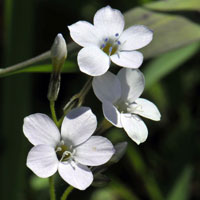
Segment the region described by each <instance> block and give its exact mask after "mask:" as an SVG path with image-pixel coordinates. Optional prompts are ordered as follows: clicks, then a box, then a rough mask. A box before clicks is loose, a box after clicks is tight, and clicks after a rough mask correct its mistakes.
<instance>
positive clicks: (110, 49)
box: [109, 47, 113, 55]
mask: <svg viewBox="0 0 200 200" xmlns="http://www.w3.org/2000/svg"><path fill="white" fill-rule="evenodd" d="M112 49H113V48H112V47H110V48H109V55H110V54H111V52H112Z"/></svg>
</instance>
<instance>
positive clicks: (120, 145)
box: [109, 142, 128, 163]
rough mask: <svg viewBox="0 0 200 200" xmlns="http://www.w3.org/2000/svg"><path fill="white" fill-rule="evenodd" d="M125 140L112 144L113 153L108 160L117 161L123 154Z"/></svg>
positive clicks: (125, 145)
mask: <svg viewBox="0 0 200 200" xmlns="http://www.w3.org/2000/svg"><path fill="white" fill-rule="evenodd" d="M127 144H128V143H127V142H120V143H118V144H116V145H115V146H114V148H115V153H114V155H113V156H112V157H111V159H110V160H109V162H112V163H117V162H118V161H119V160H120V159H121V158H122V157H123V155H124V154H125V152H126V147H127Z"/></svg>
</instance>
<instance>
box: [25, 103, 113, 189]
mask: <svg viewBox="0 0 200 200" xmlns="http://www.w3.org/2000/svg"><path fill="white" fill-rule="evenodd" d="M96 126H97V120H96V117H95V115H94V114H93V113H92V111H91V110H90V108H87V107H80V108H76V109H73V110H72V111H71V112H70V113H69V114H68V115H67V116H66V117H65V118H64V120H63V123H62V127H61V134H60V132H59V130H58V128H57V127H56V125H55V124H54V122H53V121H52V120H51V119H50V118H49V117H48V116H47V115H45V114H41V113H37V114H33V115H30V116H28V117H26V118H25V119H24V125H23V131H24V134H25V136H26V137H27V138H28V140H29V141H30V142H31V143H32V144H33V145H34V147H33V148H32V149H31V150H30V152H29V154H28V157H27V166H28V167H29V168H30V169H31V170H32V171H33V172H34V173H35V174H36V175H37V176H39V177H42V178H47V177H50V176H52V175H53V174H54V173H56V171H57V170H58V172H59V174H60V176H61V177H62V178H63V179H64V180H65V181H66V182H67V183H68V184H70V185H72V186H73V187H75V188H77V189H79V190H85V189H86V188H87V187H88V186H89V185H90V184H91V183H92V181H93V174H92V172H91V170H90V169H89V168H88V167H87V166H98V165H102V164H104V163H106V162H107V161H108V160H109V159H110V158H111V156H112V155H113V154H114V147H113V145H112V144H111V142H110V141H109V140H108V139H106V138H105V137H101V136H91V135H92V134H93V133H94V131H95V129H96Z"/></svg>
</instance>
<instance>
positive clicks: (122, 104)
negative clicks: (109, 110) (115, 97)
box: [115, 100, 128, 113]
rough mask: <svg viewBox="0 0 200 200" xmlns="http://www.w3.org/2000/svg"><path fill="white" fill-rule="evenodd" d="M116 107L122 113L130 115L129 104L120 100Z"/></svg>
mask: <svg viewBox="0 0 200 200" xmlns="http://www.w3.org/2000/svg"><path fill="white" fill-rule="evenodd" d="M115 107H116V108H117V109H118V111H119V112H120V113H128V103H126V102H124V101H122V100H119V101H117V102H116V103H115Z"/></svg>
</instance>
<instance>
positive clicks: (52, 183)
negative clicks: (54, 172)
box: [49, 176, 56, 200]
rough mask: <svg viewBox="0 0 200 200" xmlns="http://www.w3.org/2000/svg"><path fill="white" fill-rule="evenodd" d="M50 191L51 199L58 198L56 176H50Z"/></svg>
mask: <svg viewBox="0 0 200 200" xmlns="http://www.w3.org/2000/svg"><path fill="white" fill-rule="evenodd" d="M49 192H50V199H51V200H56V194H55V187H54V177H53V176H51V177H49Z"/></svg>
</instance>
